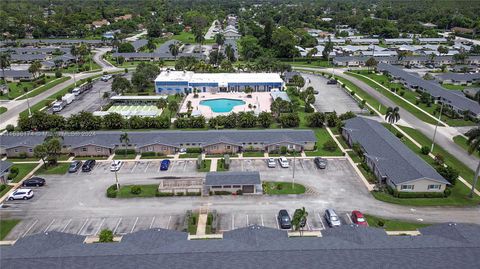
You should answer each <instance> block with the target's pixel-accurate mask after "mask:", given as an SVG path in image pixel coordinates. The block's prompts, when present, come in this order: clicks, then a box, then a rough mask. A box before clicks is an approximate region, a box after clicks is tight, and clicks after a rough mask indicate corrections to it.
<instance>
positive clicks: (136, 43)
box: [131, 39, 148, 51]
mask: <svg viewBox="0 0 480 269" xmlns="http://www.w3.org/2000/svg"><path fill="white" fill-rule="evenodd" d="M131 44H132V46H133V48H134V49H135V51H137V50H139V49H140V48H142V47H143V46H146V45H147V44H148V40H146V39H138V40H135V41H133V42H132V43H131Z"/></svg>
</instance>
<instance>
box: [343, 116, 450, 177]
mask: <svg viewBox="0 0 480 269" xmlns="http://www.w3.org/2000/svg"><path fill="white" fill-rule="evenodd" d="M344 130H345V131H346V132H348V134H349V136H350V138H351V140H352V141H353V142H358V143H359V144H360V145H362V147H363V148H364V151H365V154H367V156H368V157H369V158H370V159H371V160H372V161H373V162H375V165H376V167H377V169H378V170H379V171H380V173H381V175H382V176H386V177H387V178H388V179H390V180H391V181H392V182H393V183H395V184H396V185H398V184H402V183H405V182H409V181H413V180H417V179H422V178H426V179H430V180H433V181H437V182H440V183H445V184H449V183H448V181H447V180H445V179H444V178H443V177H442V176H441V175H440V174H438V173H437V171H435V169H433V168H432V167H431V166H430V165H428V164H427V163H426V162H425V161H424V160H422V159H421V158H420V157H418V156H417V155H416V154H415V153H413V152H412V151H411V150H410V149H409V148H407V146H405V145H404V144H403V143H402V142H401V141H400V140H399V139H398V138H397V137H396V136H394V135H393V134H392V133H391V132H390V131H388V130H387V129H386V128H385V127H383V126H382V125H381V124H380V123H379V122H377V121H374V120H370V119H366V118H362V117H356V118H353V119H349V120H347V121H345V126H344Z"/></svg>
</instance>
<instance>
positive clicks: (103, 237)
mask: <svg viewBox="0 0 480 269" xmlns="http://www.w3.org/2000/svg"><path fill="white" fill-rule="evenodd" d="M98 241H99V242H102V243H109V242H113V232H112V231H110V230H108V229H104V230H102V231H101V232H100V235H99V239H98Z"/></svg>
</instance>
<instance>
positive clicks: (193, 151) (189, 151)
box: [187, 148, 202, 153]
mask: <svg viewBox="0 0 480 269" xmlns="http://www.w3.org/2000/svg"><path fill="white" fill-rule="evenodd" d="M187 153H202V148H187Z"/></svg>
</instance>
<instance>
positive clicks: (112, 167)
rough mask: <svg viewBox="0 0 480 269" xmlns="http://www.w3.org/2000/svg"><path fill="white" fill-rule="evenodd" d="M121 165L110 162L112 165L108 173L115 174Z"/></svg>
mask: <svg viewBox="0 0 480 269" xmlns="http://www.w3.org/2000/svg"><path fill="white" fill-rule="evenodd" d="M122 164H123V162H122V161H112V164H111V165H110V171H111V172H116V171H118V170H120V167H122Z"/></svg>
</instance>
